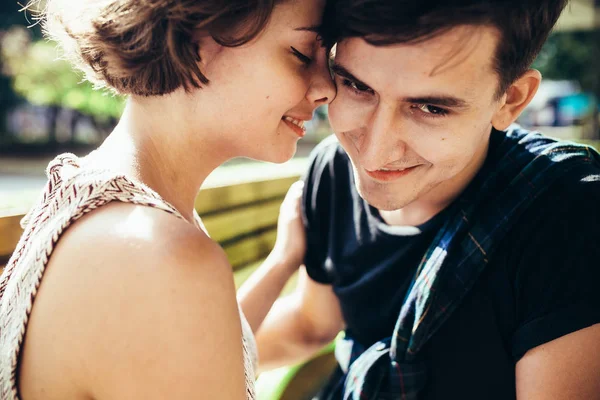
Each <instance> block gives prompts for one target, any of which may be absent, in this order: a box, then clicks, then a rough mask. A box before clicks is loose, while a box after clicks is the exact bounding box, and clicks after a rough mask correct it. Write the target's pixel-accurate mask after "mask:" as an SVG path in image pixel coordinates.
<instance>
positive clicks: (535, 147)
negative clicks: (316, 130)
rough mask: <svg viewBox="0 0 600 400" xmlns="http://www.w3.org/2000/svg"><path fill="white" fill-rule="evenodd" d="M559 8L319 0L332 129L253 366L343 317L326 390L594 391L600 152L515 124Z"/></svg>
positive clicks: (353, 395)
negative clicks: (330, 45)
mask: <svg viewBox="0 0 600 400" xmlns="http://www.w3.org/2000/svg"><path fill="white" fill-rule="evenodd" d="M565 3H566V1H565V0H552V1H541V0H539V1H533V0H532V1H523V0H514V1H510V0H506V1H499V0H498V1H477V0H464V1H457V2H454V1H451V2H448V1H427V0H424V1H420V2H414V1H412V0H411V1H408V0H406V1H402V0H367V1H365V0H340V1H337V2H334V3H332V4H331V10H330V11H331V12H330V13H329V14H328V16H329V20H328V21H327V22H328V23H329V24H330V25H329V26H330V27H331V28H332V34H333V36H334V38H335V41H336V42H337V48H336V55H335V60H334V62H333V66H332V71H333V73H334V75H335V81H336V84H337V88H338V94H337V97H336V99H335V101H334V102H333V103H332V104H331V105H330V108H329V116H330V120H331V125H332V127H333V130H334V132H335V134H336V138H331V139H328V140H326V141H324V142H323V143H322V144H320V145H319V146H318V148H317V149H316V150H315V152H314V155H313V158H312V163H311V165H310V169H309V172H308V173H307V175H306V177H305V189H304V196H303V212H304V223H305V229H306V237H307V242H306V257H305V265H306V272H304V271H303V272H302V274H301V278H300V281H299V285H298V289H297V292H296V293H295V294H294V295H293V296H291V297H288V298H285V299H282V300H280V301H279V302H278V303H277V304H276V305H275V306H274V308H273V309H272V310H271V312H270V314H269V315H268V316H267V318H266V320H265V321H264V323H263V324H262V326H261V328H260V329H259V331H258V335H257V341H258V345H259V349H260V356H261V362H262V364H263V366H264V367H265V368H269V367H273V366H276V365H279V364H284V363H290V362H294V361H298V360H300V359H302V358H304V357H307V356H309V355H310V354H313V353H314V352H315V351H316V350H317V349H318V348H319V347H320V346H322V345H323V344H324V343H327V342H328V341H330V340H332V339H333V338H334V337H335V336H336V335H337V333H338V332H339V331H340V330H342V329H344V330H345V334H346V338H345V339H344V340H342V341H339V342H338V345H337V348H336V358H337V360H338V362H339V368H338V369H337V371H336V372H335V373H334V375H333V377H332V378H331V379H330V381H329V384H328V385H327V387H326V388H325V389H324V391H323V393H322V394H321V395H320V398H322V399H359V398H360V399H363V398H364V399H416V398H419V399H427V400H430V399H431V400H432V399H510V398H518V399H519V400H521V399H600V325H599V323H600V293H599V291H598V290H597V285H598V282H600V267H599V263H600V261H599V260H600V250H599V248H600V246H598V238H599V237H600V225H598V223H599V222H600V208H599V204H600V168H599V164H598V155H597V153H595V152H594V151H592V150H590V149H588V148H585V147H578V146H575V145H569V144H565V143H560V142H554V141H552V140H550V139H548V138H545V137H543V136H541V135H539V134H534V133H530V132H526V131H524V130H522V129H519V128H515V127H514V126H513V125H511V124H512V123H513V122H514V121H515V120H516V119H517V117H518V116H519V114H520V113H521V112H522V110H523V109H524V108H525V107H526V106H527V104H528V103H529V102H530V100H531V99H532V97H533V96H534V95H535V92H536V90H537V88H538V86H539V83H540V80H541V76H540V74H539V72H537V71H535V70H531V69H530V64H531V62H532V61H533V60H534V58H535V57H536V55H537V54H538V52H539V50H540V48H541V47H542V45H543V43H544V41H545V40H546V37H547V35H548V33H549V32H550V30H551V29H552V27H553V25H554V24H555V22H556V20H557V19H558V16H559V15H560V13H561V11H562V9H563V8H564V6H565ZM289 273H290V271H289V268H288V269H287V270H285V271H282V270H277V268H276V267H273V268H272V270H271V271H263V272H262V274H261V276H262V278H263V279H262V280H259V279H257V280H255V282H254V283H253V285H254V286H253V289H256V290H255V291H248V290H246V291H245V292H243V293H242V295H241V296H240V299H241V302H242V306H243V307H244V309H245V310H246V309H247V307H248V306H249V305H251V304H252V301H251V299H252V297H253V296H257V295H256V293H260V291H261V290H263V292H262V293H266V292H267V289H266V288H267V287H268V286H269V282H273V281H276V280H278V279H279V280H281V279H284V278H285V277H286V276H289ZM306 273H307V274H306ZM307 275H308V276H307ZM251 292H254V294H252V293H251ZM255 298H257V297H255ZM245 300H246V302H245Z"/></svg>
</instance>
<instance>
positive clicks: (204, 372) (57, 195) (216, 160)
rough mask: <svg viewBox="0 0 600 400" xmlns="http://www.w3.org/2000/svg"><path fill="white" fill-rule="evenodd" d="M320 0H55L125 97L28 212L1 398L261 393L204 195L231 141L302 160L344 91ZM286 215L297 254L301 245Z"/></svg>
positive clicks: (90, 68) (60, 166) (75, 38)
mask: <svg viewBox="0 0 600 400" xmlns="http://www.w3.org/2000/svg"><path fill="white" fill-rule="evenodd" d="M323 3H324V0H284V1H276V0H253V1H248V0H243V1H242V0H229V1H223V0H178V1H172V0H143V1H139V0H77V1H74V0H49V1H48V4H47V9H46V15H45V28H46V32H47V33H48V34H49V35H50V36H51V37H53V38H56V39H58V40H59V43H60V44H61V45H62V47H63V48H64V49H65V54H66V56H68V57H70V59H71V60H73V62H74V64H75V65H76V66H77V67H79V68H80V69H82V70H83V71H84V72H85V73H86V77H87V79H89V80H91V81H92V82H94V83H96V84H97V85H98V86H103V87H107V88H109V89H111V90H113V91H114V92H116V93H119V94H122V95H128V101H127V106H126V108H125V111H124V113H123V116H122V119H121V120H120V122H119V124H118V126H117V127H116V128H115V130H114V132H113V133H112V134H111V135H110V137H109V138H108V139H107V140H106V141H105V143H103V144H102V146H100V147H99V148H98V149H97V150H96V151H94V152H92V153H91V154H90V155H88V156H87V157H84V158H77V157H75V156H74V155H71V154H63V155H61V156H59V157H57V158H56V159H55V160H54V161H52V162H51V164H50V165H49V166H48V170H47V174H48V177H49V181H48V184H47V187H46V189H45V192H44V194H43V197H42V198H41V200H40V201H39V203H38V204H36V205H35V206H34V207H33V209H32V210H31V211H30V213H29V214H28V215H27V216H26V217H25V218H24V220H23V222H22V224H23V227H24V229H25V232H24V234H23V237H22V238H21V241H20V243H19V245H18V247H17V249H16V251H15V253H14V255H13V257H12V258H11V260H10V261H9V264H8V265H7V268H6V271H5V273H4V275H3V276H2V278H1V280H0V353H1V354H2V356H1V357H0V398H2V399H3V400H15V399H24V400H31V399H145V400H147V399H165V398H173V399H184V398H199V399H247V398H253V397H254V395H253V379H254V372H253V359H252V354H253V353H254V341H253V337H252V332H251V330H250V328H249V326H248V323H247V322H246V320H245V318H244V316H243V315H241V314H240V312H239V307H238V304H237V303H236V299H235V288H234V285H233V281H232V273H231V268H230V266H229V265H228V263H227V260H226V257H225V255H224V253H223V251H222V249H221V248H220V247H219V246H218V245H217V244H216V243H215V242H213V241H212V240H211V239H210V238H209V236H208V234H207V233H206V232H205V231H204V229H203V226H202V223H201V221H200V219H199V218H198V216H197V214H196V213H195V211H194V199H195V197H196V194H197V193H198V190H199V189H200V187H201V186H202V182H203V181H204V180H205V178H206V177H207V176H208V174H209V173H210V172H211V171H212V170H214V169H215V168H216V167H217V166H219V165H220V164H222V163H223V162H224V161H226V160H229V159H231V158H233V157H238V156H245V157H250V158H254V159H258V160H265V161H271V162H283V161H286V160H288V159H289V158H290V157H292V155H293V154H294V152H295V149H296V143H297V141H298V140H299V139H300V138H301V137H302V136H303V134H304V130H303V127H302V124H303V121H306V120H309V119H310V118H311V116H312V113H313V111H314V109H315V108H316V107H318V106H320V105H323V104H326V103H328V102H329V101H331V100H332V98H333V97H334V95H335V91H334V87H333V86H332V83H331V81H330V76H329V72H328V68H327V65H326V54H325V51H324V49H323V47H322V44H321V42H320V40H319V38H318V35H317V32H318V28H319V26H320V24H321V14H322V10H323V6H324V4H323ZM288 203H289V202H288ZM289 221H290V223H289V224H286V222H285V221H284V223H283V224H280V233H279V236H278V245H277V246H276V247H277V248H278V249H279V250H278V251H277V257H278V259H277V260H276V262H277V263H278V264H280V265H282V266H283V267H282V268H288V267H289V268H295V267H297V266H298V265H299V264H300V263H301V258H302V254H301V250H299V249H294V248H293V245H292V244H291V243H293V241H292V240H289V235H290V234H291V233H292V232H293V230H294V229H298V227H297V226H296V225H297V220H296V219H293V218H290V219H289ZM281 225H283V226H281ZM283 248H285V250H283V251H282V249H283ZM270 262H274V261H273V257H271V258H270ZM267 306H268V305H267ZM265 313H266V312H263V311H261V312H259V313H258V314H257V315H259V317H258V318H261V317H260V316H261V315H264V314H265ZM259 323H260V321H257V320H256V319H255V320H254V321H253V325H258V324H259Z"/></svg>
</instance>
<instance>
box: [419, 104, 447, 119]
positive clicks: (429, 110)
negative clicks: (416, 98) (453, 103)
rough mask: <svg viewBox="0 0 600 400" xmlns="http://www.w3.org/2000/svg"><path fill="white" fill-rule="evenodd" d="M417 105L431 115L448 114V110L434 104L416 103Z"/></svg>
mask: <svg viewBox="0 0 600 400" xmlns="http://www.w3.org/2000/svg"><path fill="white" fill-rule="evenodd" d="M415 107H416V108H418V109H419V110H421V111H422V112H424V113H425V114H430V115H431V116H444V115H446V114H448V110H445V109H443V108H440V107H436V106H432V105H430V104H416V105H415Z"/></svg>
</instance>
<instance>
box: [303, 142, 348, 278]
mask: <svg viewBox="0 0 600 400" xmlns="http://www.w3.org/2000/svg"><path fill="white" fill-rule="evenodd" d="M338 146H339V145H338V142H337V140H335V137H330V138H327V139H325V140H323V141H322V142H321V143H319V145H317V147H315V149H314V150H313V152H312V153H311V156H310V162H309V167H308V170H307V171H306V173H305V174H304V178H303V180H304V193H303V196H302V219H303V222H304V227H305V232H306V255H305V257H304V265H305V266H306V271H307V273H308V276H309V277H310V278H311V279H313V280H314V281H316V282H319V283H324V284H330V283H332V280H333V277H332V272H331V270H330V269H329V268H327V253H328V246H329V243H328V238H329V230H330V225H331V206H332V202H331V190H333V188H332V185H333V179H334V176H333V168H332V164H333V159H334V158H335V154H336V152H337V148H338Z"/></svg>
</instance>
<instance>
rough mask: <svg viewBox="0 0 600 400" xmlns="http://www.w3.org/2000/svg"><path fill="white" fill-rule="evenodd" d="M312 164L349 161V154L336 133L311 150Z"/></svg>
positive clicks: (322, 164) (320, 164) (321, 164)
mask: <svg viewBox="0 0 600 400" xmlns="http://www.w3.org/2000/svg"><path fill="white" fill-rule="evenodd" d="M310 158H311V165H314V164H317V165H318V166H325V165H331V164H335V163H339V162H340V161H341V162H346V163H347V161H348V155H347V154H346V151H345V150H344V149H343V147H342V145H341V144H340V142H339V141H338V139H337V137H336V136H335V135H333V134H332V135H330V136H328V137H326V138H325V139H323V140H322V141H321V142H319V144H317V145H316V146H315V148H314V149H313V151H312V152H311V156H310Z"/></svg>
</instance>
